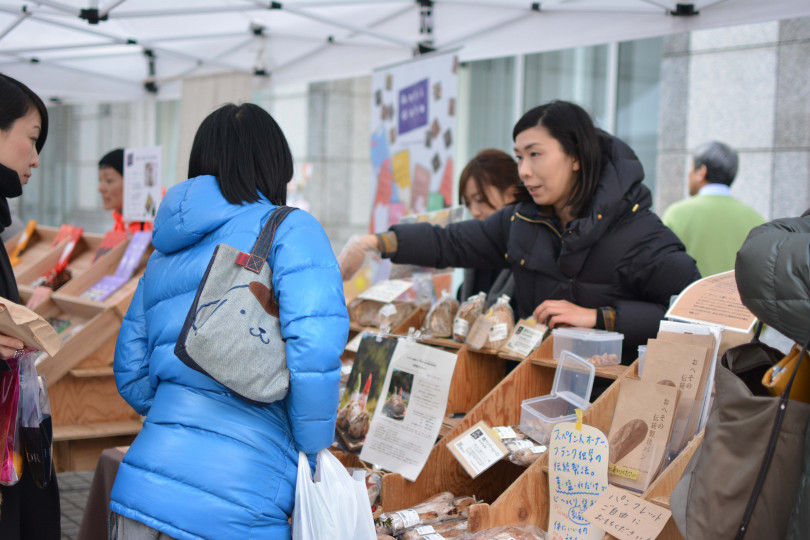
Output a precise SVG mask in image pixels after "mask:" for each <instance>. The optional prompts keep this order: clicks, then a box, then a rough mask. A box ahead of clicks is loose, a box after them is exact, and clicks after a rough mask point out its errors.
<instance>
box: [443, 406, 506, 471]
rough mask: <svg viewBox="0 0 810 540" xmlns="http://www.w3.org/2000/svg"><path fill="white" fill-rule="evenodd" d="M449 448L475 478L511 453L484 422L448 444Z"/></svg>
mask: <svg viewBox="0 0 810 540" xmlns="http://www.w3.org/2000/svg"><path fill="white" fill-rule="evenodd" d="M447 447H448V448H449V449H450V452H451V453H452V454H453V455H454V456H455V457H456V459H458V462H459V463H461V466H462V467H464V470H466V471H467V472H468V473H469V474H470V476H472V477H473V478H475V477H476V476H478V475H479V474H481V473H482V472H484V471H485V470H487V469H489V468H490V467H492V466H493V465H494V464H495V463H497V462H498V461H500V459H501V458H502V457H503V456H505V455H506V454H508V453H509V451H508V450H507V449H506V447H505V446H504V445H503V444H502V443H501V441H499V440H498V438H497V436H496V435H495V434H493V433H492V431H491V430H490V428H489V426H488V425H487V424H486V422H484V421H483V420H481V421H480V422H478V423H477V424H475V425H474V426H473V427H471V428H470V429H468V430H467V431H465V432H464V433H462V434H461V435H459V436H458V437H456V438H455V439H453V440H452V441H450V442H449V443H447Z"/></svg>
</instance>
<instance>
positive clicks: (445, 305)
mask: <svg viewBox="0 0 810 540" xmlns="http://www.w3.org/2000/svg"><path fill="white" fill-rule="evenodd" d="M457 312H458V300H456V299H455V298H453V297H452V296H450V293H449V292H448V291H443V292H442V296H441V298H439V300H438V301H437V302H436V303H435V304H433V307H431V308H430V311H429V312H428V314H427V316H426V317H425V323H424V325H422V333H423V334H425V335H427V336H430V337H437V338H448V337H450V336H451V335H452V334H453V320H454V319H455V317H456V313H457Z"/></svg>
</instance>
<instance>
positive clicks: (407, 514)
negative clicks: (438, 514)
mask: <svg viewBox="0 0 810 540" xmlns="http://www.w3.org/2000/svg"><path fill="white" fill-rule="evenodd" d="M394 513H395V514H396V515H398V516H399V517H401V518H402V528H403V529H407V528H408V527H413V526H414V525H417V524H418V523H419V512H417V511H416V510H400V511H398V512H394Z"/></svg>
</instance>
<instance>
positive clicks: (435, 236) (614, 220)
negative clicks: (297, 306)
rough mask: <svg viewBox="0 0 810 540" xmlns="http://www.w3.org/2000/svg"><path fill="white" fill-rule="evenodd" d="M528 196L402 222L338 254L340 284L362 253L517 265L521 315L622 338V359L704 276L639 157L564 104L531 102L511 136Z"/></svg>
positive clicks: (428, 261)
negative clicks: (655, 200)
mask: <svg viewBox="0 0 810 540" xmlns="http://www.w3.org/2000/svg"><path fill="white" fill-rule="evenodd" d="M512 137H513V139H514V141H515V155H516V156H517V161H518V172H519V174H520V179H521V181H522V183H523V186H524V189H523V190H522V191H521V192H520V195H519V198H520V202H518V203H517V204H516V205H509V206H507V207H505V208H503V209H502V210H500V211H498V212H495V213H494V214H493V215H491V216H490V217H488V218H487V219H486V220H484V221H478V220H469V221H464V222H461V223H456V224H451V225H447V226H446V227H444V228H442V227H438V226H432V225H430V224H427V223H415V224H408V225H394V226H392V227H391V228H390V230H389V231H388V232H386V233H381V234H378V235H365V236H359V237H357V238H356V239H354V240H353V241H351V242H350V243H349V244H347V245H346V246H345V247H344V249H343V252H342V253H341V257H340V258H339V262H340V267H341V271H342V272H343V276H344V279H348V278H350V277H351V276H352V275H353V274H354V273H355V272H356V271H357V270H358V269H359V267H360V265H361V264H362V262H363V260H364V258H365V252H366V251H369V250H379V251H380V252H381V254H382V256H383V257H389V258H391V260H392V261H393V262H395V263H408V264H416V265H421V266H428V267H436V268H444V267H448V266H455V267H465V268H511V269H512V273H513V274H514V277H515V296H516V297H517V298H516V300H517V302H516V304H517V311H516V313H515V315H516V316H517V317H519V318H523V317H529V316H531V315H533V316H534V318H535V319H536V320H537V321H538V322H541V323H545V324H547V325H548V326H549V327H551V328H554V327H556V326H566V325H568V326H581V327H587V328H599V329H604V330H614V331H617V332H621V333H622V334H624V350H623V361H624V362H625V363H629V362H630V361H631V360H632V359H634V358H635V356H636V352H637V350H636V349H637V347H638V345H642V344H645V343H646V342H647V340H648V339H649V338H652V337H655V335H656V333H657V332H658V325H659V322H660V321H661V319H663V317H664V314H665V312H666V309H667V306H668V305H669V302H670V298H671V297H672V296H673V295H677V294H679V293H680V292H681V291H682V290H683V289H684V288H685V287H686V286H687V285H689V284H690V283H692V282H693V281H695V280H696V279H699V278H700V274H699V273H698V270H697V266H696V265H695V261H694V260H693V259H692V258H691V257H689V256H688V255H687V254H686V251H685V249H684V246H683V244H681V242H680V241H679V240H678V238H677V237H676V236H675V235H674V234H673V233H672V231H670V230H669V229H667V228H666V227H665V226H664V225H663V223H661V220H660V219H659V218H658V216H656V215H655V214H654V213H653V212H652V211H651V210H650V206H651V203H652V197H651V195H650V191H649V190H648V189H647V188H646V187H645V186H644V185H642V183H641V181H642V179H643V178H644V171H643V169H642V166H641V163H640V162H639V161H638V158H637V157H636V155H635V153H634V152H633V151H632V150H631V149H630V147H628V146H627V145H626V144H625V143H623V142H622V141H620V140H619V139H617V138H615V137H613V136H611V135H609V134H607V133H605V132H603V131H601V130H598V129H596V128H595V127H594V125H593V121H592V120H591V118H590V116H588V113H586V112H585V111H584V110H583V109H582V108H581V107H579V106H578V105H575V104H573V103H569V102H565V101H553V102H551V103H548V104H545V105H541V106H539V107H535V108H534V109H532V110H530V111H529V112H527V113H526V114H524V115H523V117H522V118H521V119H520V120H519V121H518V123H517V124H516V125H515V128H514V130H513V131H512Z"/></svg>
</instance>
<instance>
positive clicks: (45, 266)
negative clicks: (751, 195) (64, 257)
mask: <svg viewBox="0 0 810 540" xmlns="http://www.w3.org/2000/svg"><path fill="white" fill-rule="evenodd" d="M103 238H104V236H103V235H100V234H92V233H84V234H82V236H81V237H80V238H79V240H78V241H77V242H76V247H75V248H74V250H73V254H72V255H71V257H70V262H68V265H67V270H68V271H70V274H71V276H72V277H71V280H72V279H73V278H75V277H78V276H81V275H82V274H83V273H84V272H85V271H86V270H87V269H88V268H90V265H91V264H92V263H93V258H94V257H95V256H96V252H97V251H98V248H99V246H100V245H101V241H102V240H103ZM63 247H64V244H60V245H59V247H58V249H53V250H48V251H47V252H46V253H45V254H44V255H42V256H41V257H40V258H39V259H37V260H33V255H34V254H33V253H32V254H30V256H31V258H32V259H31V260H32V262H31V263H30V264H25V263H26V260H27V258H28V257H29V254H28V249H26V251H25V252H24V254H23V262H21V263H20V265H25V266H24V267H23V268H19V269H18V268H15V269H14V276H15V277H16V279H17V288H18V289H19V290H20V294H21V295H22V294H25V293H28V294H29V295H30V293H31V292H33V290H34V288H35V287H34V286H33V283H34V282H35V281H36V280H37V279H38V278H40V277H42V276H44V275H45V274H47V273H48V272H50V271H51V270H53V268H54V267H55V266H56V263H57V261H58V260H59V256H60V255H61V254H62V248H63ZM108 254H109V253H108ZM20 265H18V267H19V266H20Z"/></svg>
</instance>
